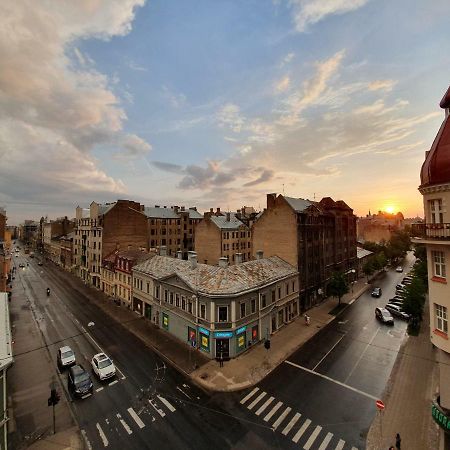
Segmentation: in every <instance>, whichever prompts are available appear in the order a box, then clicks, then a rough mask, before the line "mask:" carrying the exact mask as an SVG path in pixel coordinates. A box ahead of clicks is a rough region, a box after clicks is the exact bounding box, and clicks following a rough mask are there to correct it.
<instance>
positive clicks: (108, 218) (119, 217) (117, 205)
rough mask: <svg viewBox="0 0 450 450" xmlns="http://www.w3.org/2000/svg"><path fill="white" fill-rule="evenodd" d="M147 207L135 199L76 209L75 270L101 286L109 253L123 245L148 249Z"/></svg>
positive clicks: (84, 278) (89, 281)
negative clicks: (103, 266)
mask: <svg viewBox="0 0 450 450" xmlns="http://www.w3.org/2000/svg"><path fill="white" fill-rule="evenodd" d="M143 210H144V207H143V206H142V205H141V204H140V203H137V202H134V201H131V200H117V202H114V203H106V204H104V205H101V204H99V203H96V202H92V203H91V205H90V207H89V209H84V208H80V207H79V206H78V207H77V209H76V222H77V227H76V230H75V238H74V243H73V259H74V270H75V272H76V274H77V275H78V276H79V277H80V278H81V279H82V280H84V281H85V282H86V283H88V284H90V285H93V286H95V287H97V288H98V289H100V288H101V268H102V262H103V259H104V258H105V257H106V255H109V254H111V253H112V252H113V251H115V250H120V249H122V250H123V249H128V247H129V246H130V248H132V249H142V248H144V249H147V245H148V234H147V218H146V216H145V214H144V213H143Z"/></svg>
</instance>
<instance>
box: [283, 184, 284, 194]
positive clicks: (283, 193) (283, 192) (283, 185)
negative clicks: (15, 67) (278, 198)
mask: <svg viewBox="0 0 450 450" xmlns="http://www.w3.org/2000/svg"><path fill="white" fill-rule="evenodd" d="M283 196H284V183H283Z"/></svg>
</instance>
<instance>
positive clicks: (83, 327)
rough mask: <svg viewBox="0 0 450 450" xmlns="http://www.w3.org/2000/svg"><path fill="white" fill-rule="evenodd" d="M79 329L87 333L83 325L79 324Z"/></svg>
mask: <svg viewBox="0 0 450 450" xmlns="http://www.w3.org/2000/svg"><path fill="white" fill-rule="evenodd" d="M81 329H82V330H83V332H84V333H87V331H86V328H84V327H83V325H81Z"/></svg>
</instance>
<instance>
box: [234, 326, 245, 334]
mask: <svg viewBox="0 0 450 450" xmlns="http://www.w3.org/2000/svg"><path fill="white" fill-rule="evenodd" d="M246 329H247V326H243V327H241V328H238V329H237V330H236V334H241V333H243V332H244V331H245V330H246Z"/></svg>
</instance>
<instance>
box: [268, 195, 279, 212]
mask: <svg viewBox="0 0 450 450" xmlns="http://www.w3.org/2000/svg"><path fill="white" fill-rule="evenodd" d="M276 198H277V194H276V192H275V193H273V194H267V209H270V208H273V207H274V206H275V200H276Z"/></svg>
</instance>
